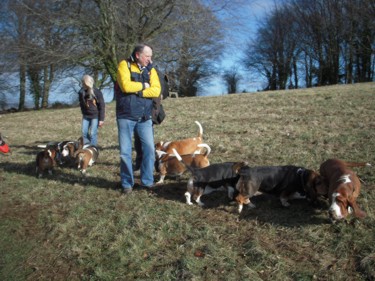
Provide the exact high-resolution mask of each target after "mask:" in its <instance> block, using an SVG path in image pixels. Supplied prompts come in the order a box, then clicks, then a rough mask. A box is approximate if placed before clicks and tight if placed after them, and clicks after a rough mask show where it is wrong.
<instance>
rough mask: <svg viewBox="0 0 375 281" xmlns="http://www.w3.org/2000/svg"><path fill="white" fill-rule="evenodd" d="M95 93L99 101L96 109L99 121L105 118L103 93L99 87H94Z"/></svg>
mask: <svg viewBox="0 0 375 281" xmlns="http://www.w3.org/2000/svg"><path fill="white" fill-rule="evenodd" d="M95 95H96V97H97V99H98V101H99V104H98V111H99V121H104V118H105V101H104V97H103V93H102V92H101V91H100V90H99V89H95Z"/></svg>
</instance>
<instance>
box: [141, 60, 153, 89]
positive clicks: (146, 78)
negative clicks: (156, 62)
mask: <svg viewBox="0 0 375 281" xmlns="http://www.w3.org/2000/svg"><path fill="white" fill-rule="evenodd" d="M151 69H152V63H149V64H148V65H147V66H146V67H145V68H144V69H143V71H142V80H143V83H149V84H150V71H151Z"/></svg>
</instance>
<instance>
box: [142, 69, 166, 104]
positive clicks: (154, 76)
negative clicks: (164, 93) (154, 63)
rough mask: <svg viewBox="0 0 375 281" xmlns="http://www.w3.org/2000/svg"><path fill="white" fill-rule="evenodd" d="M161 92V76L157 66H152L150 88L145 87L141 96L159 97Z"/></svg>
mask: <svg viewBox="0 0 375 281" xmlns="http://www.w3.org/2000/svg"><path fill="white" fill-rule="evenodd" d="M160 92H161V85H160V80H159V76H158V73H157V72H156V70H155V68H152V69H151V73H150V88H147V89H144V90H143V91H142V93H141V94H140V95H139V96H140V97H143V98H157V97H158V96H160Z"/></svg>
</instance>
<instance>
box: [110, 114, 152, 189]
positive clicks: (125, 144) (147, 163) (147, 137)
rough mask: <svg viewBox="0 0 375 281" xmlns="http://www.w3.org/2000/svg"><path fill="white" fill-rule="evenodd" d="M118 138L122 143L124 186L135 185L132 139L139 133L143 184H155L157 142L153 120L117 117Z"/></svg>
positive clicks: (121, 167) (121, 156)
mask: <svg viewBox="0 0 375 281" xmlns="http://www.w3.org/2000/svg"><path fill="white" fill-rule="evenodd" d="M117 128H118V140H119V144H120V177H121V185H122V188H131V187H133V185H134V177H133V166H132V139H133V134H134V133H137V134H138V136H139V140H140V142H141V146H142V164H141V184H142V185H144V186H152V185H153V184H154V162H155V144H154V133H153V127H152V120H151V119H149V120H147V121H132V120H128V119H117Z"/></svg>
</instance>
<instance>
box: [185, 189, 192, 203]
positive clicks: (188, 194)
mask: <svg viewBox="0 0 375 281" xmlns="http://www.w3.org/2000/svg"><path fill="white" fill-rule="evenodd" d="M185 197H186V204H188V205H193V203H191V194H190V192H188V191H186V192H185Z"/></svg>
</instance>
